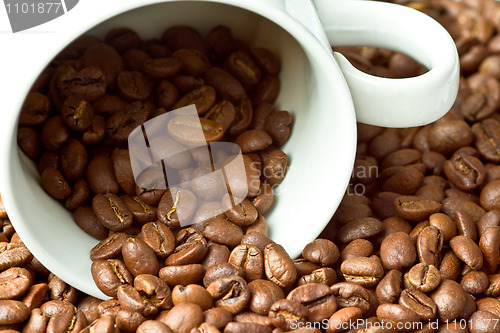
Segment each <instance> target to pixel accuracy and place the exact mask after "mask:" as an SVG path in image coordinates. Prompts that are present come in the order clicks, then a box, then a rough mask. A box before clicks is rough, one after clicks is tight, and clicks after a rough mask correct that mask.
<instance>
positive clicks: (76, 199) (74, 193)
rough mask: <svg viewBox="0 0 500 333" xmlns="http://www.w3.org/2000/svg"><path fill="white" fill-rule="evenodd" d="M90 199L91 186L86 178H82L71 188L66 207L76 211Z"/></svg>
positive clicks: (65, 203)
mask: <svg viewBox="0 0 500 333" xmlns="http://www.w3.org/2000/svg"><path fill="white" fill-rule="evenodd" d="M89 201H90V188H89V185H88V183H87V181H86V180H85V179H84V178H80V179H79V180H78V181H77V182H76V183H75V184H74V185H73V188H72V189H71V194H70V196H69V197H67V198H66V201H65V202H64V207H66V209H68V210H70V211H74V210H75V209H77V208H78V207H80V206H83V205H85V204H87V203H89Z"/></svg>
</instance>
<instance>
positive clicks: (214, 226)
mask: <svg viewBox="0 0 500 333" xmlns="http://www.w3.org/2000/svg"><path fill="white" fill-rule="evenodd" d="M203 236H205V237H206V238H208V239H210V240H212V241H214V242H217V243H219V244H225V245H228V246H231V247H232V246H237V245H238V244H240V242H241V239H242V238H243V230H241V228H240V227H239V226H237V225H236V224H234V223H231V222H230V221H228V220H226V219H222V218H212V219H210V220H208V221H206V222H205V223H204V224H203Z"/></svg>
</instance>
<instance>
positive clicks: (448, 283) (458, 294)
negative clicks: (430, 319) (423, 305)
mask: <svg viewBox="0 0 500 333" xmlns="http://www.w3.org/2000/svg"><path fill="white" fill-rule="evenodd" d="M451 295H453V296H451ZM430 297H431V299H432V300H433V301H434V302H435V303H436V306H437V309H438V318H439V320H448V321H452V320H455V319H456V318H457V317H458V316H459V315H460V313H461V312H462V309H463V307H464V304H465V300H466V298H465V292H464V291H463V289H462V287H460V285H459V284H458V283H456V282H455V281H452V280H448V279H445V280H443V281H442V282H441V284H440V285H439V287H438V288H437V289H436V290H434V291H433V292H432V293H431V294H430Z"/></svg>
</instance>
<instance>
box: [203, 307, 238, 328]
mask: <svg viewBox="0 0 500 333" xmlns="http://www.w3.org/2000/svg"><path fill="white" fill-rule="evenodd" d="M203 318H204V321H205V323H207V324H210V325H212V326H214V327H215V328H217V329H219V330H221V329H224V327H225V326H226V325H227V324H228V323H229V322H231V321H232V320H233V315H232V314H231V312H229V311H227V310H225V309H223V308H211V309H209V310H207V311H205V312H203Z"/></svg>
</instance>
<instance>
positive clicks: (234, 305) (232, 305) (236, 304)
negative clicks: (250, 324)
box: [207, 275, 250, 315]
mask: <svg viewBox="0 0 500 333" xmlns="http://www.w3.org/2000/svg"><path fill="white" fill-rule="evenodd" d="M207 291H208V292H209V293H210V295H212V297H213V298H214V300H215V305H216V306H218V307H221V308H224V309H226V310H228V311H229V312H231V313H232V314H233V315H234V314H237V313H238V312H240V311H241V310H243V309H244V308H245V307H246V305H247V304H248V301H249V300H250V292H249V291H248V287H247V284H246V282H245V280H244V279H243V278H241V277H239V276H237V275H231V276H227V277H222V278H219V279H217V280H215V281H213V282H212V283H210V285H209V286H208V287H207Z"/></svg>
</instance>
